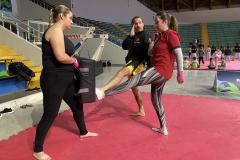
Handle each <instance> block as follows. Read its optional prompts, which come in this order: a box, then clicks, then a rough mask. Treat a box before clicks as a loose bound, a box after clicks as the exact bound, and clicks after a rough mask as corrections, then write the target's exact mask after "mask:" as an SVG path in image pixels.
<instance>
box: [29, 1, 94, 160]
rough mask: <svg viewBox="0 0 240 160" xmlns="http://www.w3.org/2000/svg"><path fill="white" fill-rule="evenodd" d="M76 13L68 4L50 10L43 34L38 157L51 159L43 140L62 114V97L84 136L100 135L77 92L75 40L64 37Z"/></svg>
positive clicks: (36, 144)
mask: <svg viewBox="0 0 240 160" xmlns="http://www.w3.org/2000/svg"><path fill="white" fill-rule="evenodd" d="M72 17H73V14H72V12H71V11H70V9H69V8H67V7H66V6H64V5H60V6H57V7H56V8H54V9H52V10H51V11H50V15H49V28H48V29H47V31H46V32H45V33H44V35H43V38H42V53H43V55H42V64H43V70H42V74H41V78H40V85H41V88H42V92H43V115H42V118H41V120H40V122H39V124H38V126H37V129H36V137H35V141H34V152H33V156H34V157H35V158H36V159H38V160H43V159H44V160H49V159H51V158H50V156H49V155H47V154H46V153H45V152H43V143H44V140H45V137H46V135H47V132H48V130H49V128H50V127H51V125H52V123H53V121H54V119H55V118H56V116H57V115H58V112H59V108H60V105H61V101H62V99H63V100H64V101H65V102H66V103H67V104H68V105H69V107H70V108H71V110H72V112H73V118H74V120H75V122H76V124H77V127H78V129H79V131H80V137H89V136H97V134H96V133H92V132H88V130H87V128H86V125H85V122H84V112H83V104H79V102H78V99H77V97H75V96H74V91H75V89H74V73H73V69H74V67H78V66H79V64H78V62H77V60H76V59H75V58H73V57H72V55H73V53H74V45H73V43H72V42H71V41H70V40H69V39H67V38H66V37H64V34H63V31H64V30H66V29H70V28H71V25H72Z"/></svg>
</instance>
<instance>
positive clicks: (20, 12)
mask: <svg viewBox="0 0 240 160" xmlns="http://www.w3.org/2000/svg"><path fill="white" fill-rule="evenodd" d="M12 1H13V2H14V4H13V14H14V15H16V16H17V17H19V18H20V19H22V20H29V19H30V20H38V21H44V22H48V13H49V12H48V10H47V9H45V8H43V7H40V6H39V5H37V4H35V3H33V2H31V1H29V0H12Z"/></svg>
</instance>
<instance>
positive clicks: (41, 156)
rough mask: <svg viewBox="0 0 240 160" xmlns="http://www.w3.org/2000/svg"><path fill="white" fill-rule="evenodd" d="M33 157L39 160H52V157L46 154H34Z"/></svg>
mask: <svg viewBox="0 0 240 160" xmlns="http://www.w3.org/2000/svg"><path fill="white" fill-rule="evenodd" d="M33 157H35V158H36V159H37V160H50V159H51V157H50V156H49V155H47V154H46V153H44V152H33Z"/></svg>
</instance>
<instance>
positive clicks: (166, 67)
mask: <svg viewBox="0 0 240 160" xmlns="http://www.w3.org/2000/svg"><path fill="white" fill-rule="evenodd" d="M154 21H155V27H156V30H157V31H158V33H155V34H154V35H153V36H152V38H151V42H150V46H149V48H150V50H149V55H150V56H151V63H152V66H153V67H151V68H149V69H147V70H145V71H143V72H141V73H139V74H138V75H136V76H133V77H132V78H131V79H129V80H128V81H126V82H124V83H122V84H120V85H119V86H117V87H115V88H112V89H109V90H106V91H105V92H103V93H102V94H98V95H97V97H98V99H103V98H104V96H105V95H113V94H117V93H120V92H124V91H127V90H129V89H131V88H132V87H135V86H142V85H147V84H151V99H152V104H153V106H154V108H155V111H156V113H157V116H158V119H159V122H160V127H159V128H152V129H153V130H154V131H157V132H160V133H162V134H163V135H168V130H167V126H166V121H165V112H164V108H163V105H162V104H161V96H162V91H163V87H164V85H165V83H166V82H167V81H168V80H169V79H170V78H171V77H172V73H173V67H174V61H175V60H177V81H178V83H183V82H184V74H183V55H182V50H181V48H180V38H179V35H178V33H177V32H176V31H177V20H176V18H175V17H173V16H171V15H169V14H168V13H166V12H159V13H157V15H156V16H155V19H154ZM170 28H171V29H170Z"/></svg>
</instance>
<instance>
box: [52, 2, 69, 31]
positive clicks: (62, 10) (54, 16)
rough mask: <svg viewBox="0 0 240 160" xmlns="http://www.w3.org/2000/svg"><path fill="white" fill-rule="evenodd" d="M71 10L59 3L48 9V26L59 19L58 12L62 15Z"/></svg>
mask: <svg viewBox="0 0 240 160" xmlns="http://www.w3.org/2000/svg"><path fill="white" fill-rule="evenodd" d="M71 12H72V11H71V10H70V9H69V8H68V7H66V6H65V5H59V6H57V7H55V8H52V9H50V12H49V25H48V27H51V26H52V25H53V24H54V23H56V22H57V21H58V20H59V15H60V14H63V15H64V16H66V15H67V14H69V13H71Z"/></svg>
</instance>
